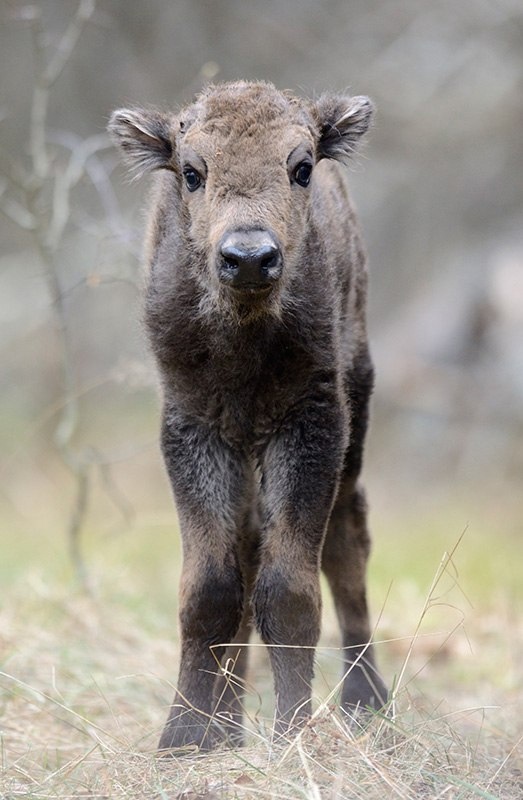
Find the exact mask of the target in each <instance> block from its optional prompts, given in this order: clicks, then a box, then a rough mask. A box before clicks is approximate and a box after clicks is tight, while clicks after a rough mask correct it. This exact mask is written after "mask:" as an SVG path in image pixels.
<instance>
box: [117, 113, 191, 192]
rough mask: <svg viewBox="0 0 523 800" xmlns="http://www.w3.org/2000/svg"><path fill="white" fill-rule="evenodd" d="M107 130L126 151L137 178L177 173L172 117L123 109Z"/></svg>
mask: <svg viewBox="0 0 523 800" xmlns="http://www.w3.org/2000/svg"><path fill="white" fill-rule="evenodd" d="M107 130H108V131H109V133H110V135H111V138H112V139H113V141H114V143H115V144H117V145H118V146H119V147H120V148H121V150H122V151H123V155H124V159H125V161H126V162H127V163H128V164H129V166H130V167H131V169H132V171H133V174H134V177H137V178H140V177H141V176H142V175H143V174H144V173H146V172H151V171H153V170H157V169H170V170H174V169H175V165H174V162H173V158H172V157H173V153H174V146H173V141H172V138H171V132H172V131H173V130H174V118H173V117H171V116H170V115H167V114H163V113H162V112H160V111H152V110H146V109H143V108H120V109H118V110H117V111H113V113H112V114H111V119H110V120H109V125H108V126H107Z"/></svg>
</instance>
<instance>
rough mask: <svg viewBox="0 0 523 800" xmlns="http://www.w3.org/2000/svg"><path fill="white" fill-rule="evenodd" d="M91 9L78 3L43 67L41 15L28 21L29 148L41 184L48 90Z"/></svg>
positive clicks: (92, 3)
mask: <svg viewBox="0 0 523 800" xmlns="http://www.w3.org/2000/svg"><path fill="white" fill-rule="evenodd" d="M95 7H96V0H80V3H79V5H78V8H77V9H76V14H75V15H74V17H73V18H72V20H71V22H70V23H69V25H68V27H67V30H66V31H65V33H64V35H63V36H62V38H61V39H60V41H59V43H58V46H57V48H56V51H55V54H54V56H53V57H52V58H51V60H50V61H49V63H48V64H47V65H45V45H44V34H43V28H42V18H41V14H40V13H35V14H34V16H33V18H32V20H31V25H32V30H33V40H34V44H35V86H34V90H33V102H32V106H31V133H30V149H31V156H32V159H33V169H34V172H35V175H36V176H37V178H38V179H39V180H40V181H43V180H44V178H45V177H46V176H47V174H48V172H49V156H48V153H47V148H46V141H45V128H46V123H47V111H48V108H49V94H50V89H51V87H52V86H53V84H54V83H55V82H56V81H57V79H58V78H59V77H60V75H61V73H62V71H63V69H64V67H65V66H66V64H67V62H68V61H69V59H70V58H71V56H72V54H73V51H74V48H75V46H76V44H77V42H78V39H79V37H80V35H81V33H82V29H83V27H84V25H85V23H86V22H87V21H88V20H89V18H90V17H91V16H92V14H93V13H94V10H95Z"/></svg>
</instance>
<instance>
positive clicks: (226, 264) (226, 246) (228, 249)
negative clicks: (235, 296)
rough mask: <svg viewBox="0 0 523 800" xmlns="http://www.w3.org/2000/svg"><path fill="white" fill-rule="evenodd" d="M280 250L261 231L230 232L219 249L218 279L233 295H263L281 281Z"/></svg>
mask: <svg viewBox="0 0 523 800" xmlns="http://www.w3.org/2000/svg"><path fill="white" fill-rule="evenodd" d="M282 269H283V260H282V254H281V249H280V246H279V244H278V242H277V241H276V239H275V237H274V236H273V234H271V233H269V232H268V231H264V230H247V231H242V230H239V231H230V232H228V233H226V234H225V235H224V236H223V237H222V240H221V242H220V245H219V254H218V276H219V279H220V281H221V282H222V283H223V284H225V285H227V286H230V287H231V288H232V289H235V290H237V291H243V292H248V293H250V294H252V293H256V292H267V291H268V290H270V289H271V288H272V286H273V285H274V284H275V283H276V282H277V281H278V280H279V278H280V277H281V273H282Z"/></svg>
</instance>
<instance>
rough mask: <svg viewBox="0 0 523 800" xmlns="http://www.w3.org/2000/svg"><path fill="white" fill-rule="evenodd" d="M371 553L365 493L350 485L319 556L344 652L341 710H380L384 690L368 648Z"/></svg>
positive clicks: (341, 492) (344, 488)
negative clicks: (327, 583) (367, 579)
mask: <svg viewBox="0 0 523 800" xmlns="http://www.w3.org/2000/svg"><path fill="white" fill-rule="evenodd" d="M369 550H370V539H369V535H368V532H367V525H366V503H365V496H364V494H363V491H362V490H361V489H359V488H357V487H354V484H353V482H352V481H351V480H347V479H346V480H345V481H344V482H342V484H341V485H340V489H339V492H338V497H337V500H336V504H335V506H334V509H333V511H332V515H331V519H330V523H329V527H328V531H327V536H326V539H325V544H324V547H323V553H322V569H323V571H324V573H325V575H326V577H327V580H328V582H329V585H330V588H331V591H332V595H333V598H334V604H335V607H336V613H337V616H338V621H339V624H340V628H341V632H342V642H343V647H344V648H345V655H344V661H345V666H344V674H345V679H344V681H343V688H342V694H341V704H342V708H344V709H345V710H346V711H348V712H350V711H354V709H355V708H357V707H360V708H366V707H367V706H371V707H372V708H381V707H382V706H383V705H384V704H385V702H386V700H387V689H386V687H385V684H384V683H383V680H382V679H381V677H380V675H379V673H378V671H377V668H376V663H375V658H374V651H373V647H372V645H371V644H370V635H371V631H370V624H369V614H368V608H367V597H366V586H365V583H366V582H365V575H366V566H367V559H368V555H369Z"/></svg>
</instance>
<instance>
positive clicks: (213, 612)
mask: <svg viewBox="0 0 523 800" xmlns="http://www.w3.org/2000/svg"><path fill="white" fill-rule="evenodd" d="M242 612H243V586H242V579H241V574H240V571H239V570H238V569H237V568H236V567H233V566H231V567H229V568H225V569H224V568H223V567H222V568H220V569H218V568H217V567H215V566H209V565H207V567H206V569H205V570H204V571H203V574H201V575H199V576H197V577H196V576H194V575H191V574H184V575H182V583H181V592H180V626H181V631H182V635H183V637H184V639H185V640H198V641H202V640H204V641H206V642H208V643H209V644H210V645H212V644H219V643H224V642H228V641H232V639H233V638H234V636H235V635H236V632H237V630H238V628H239V626H240V622H241V618H242Z"/></svg>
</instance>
